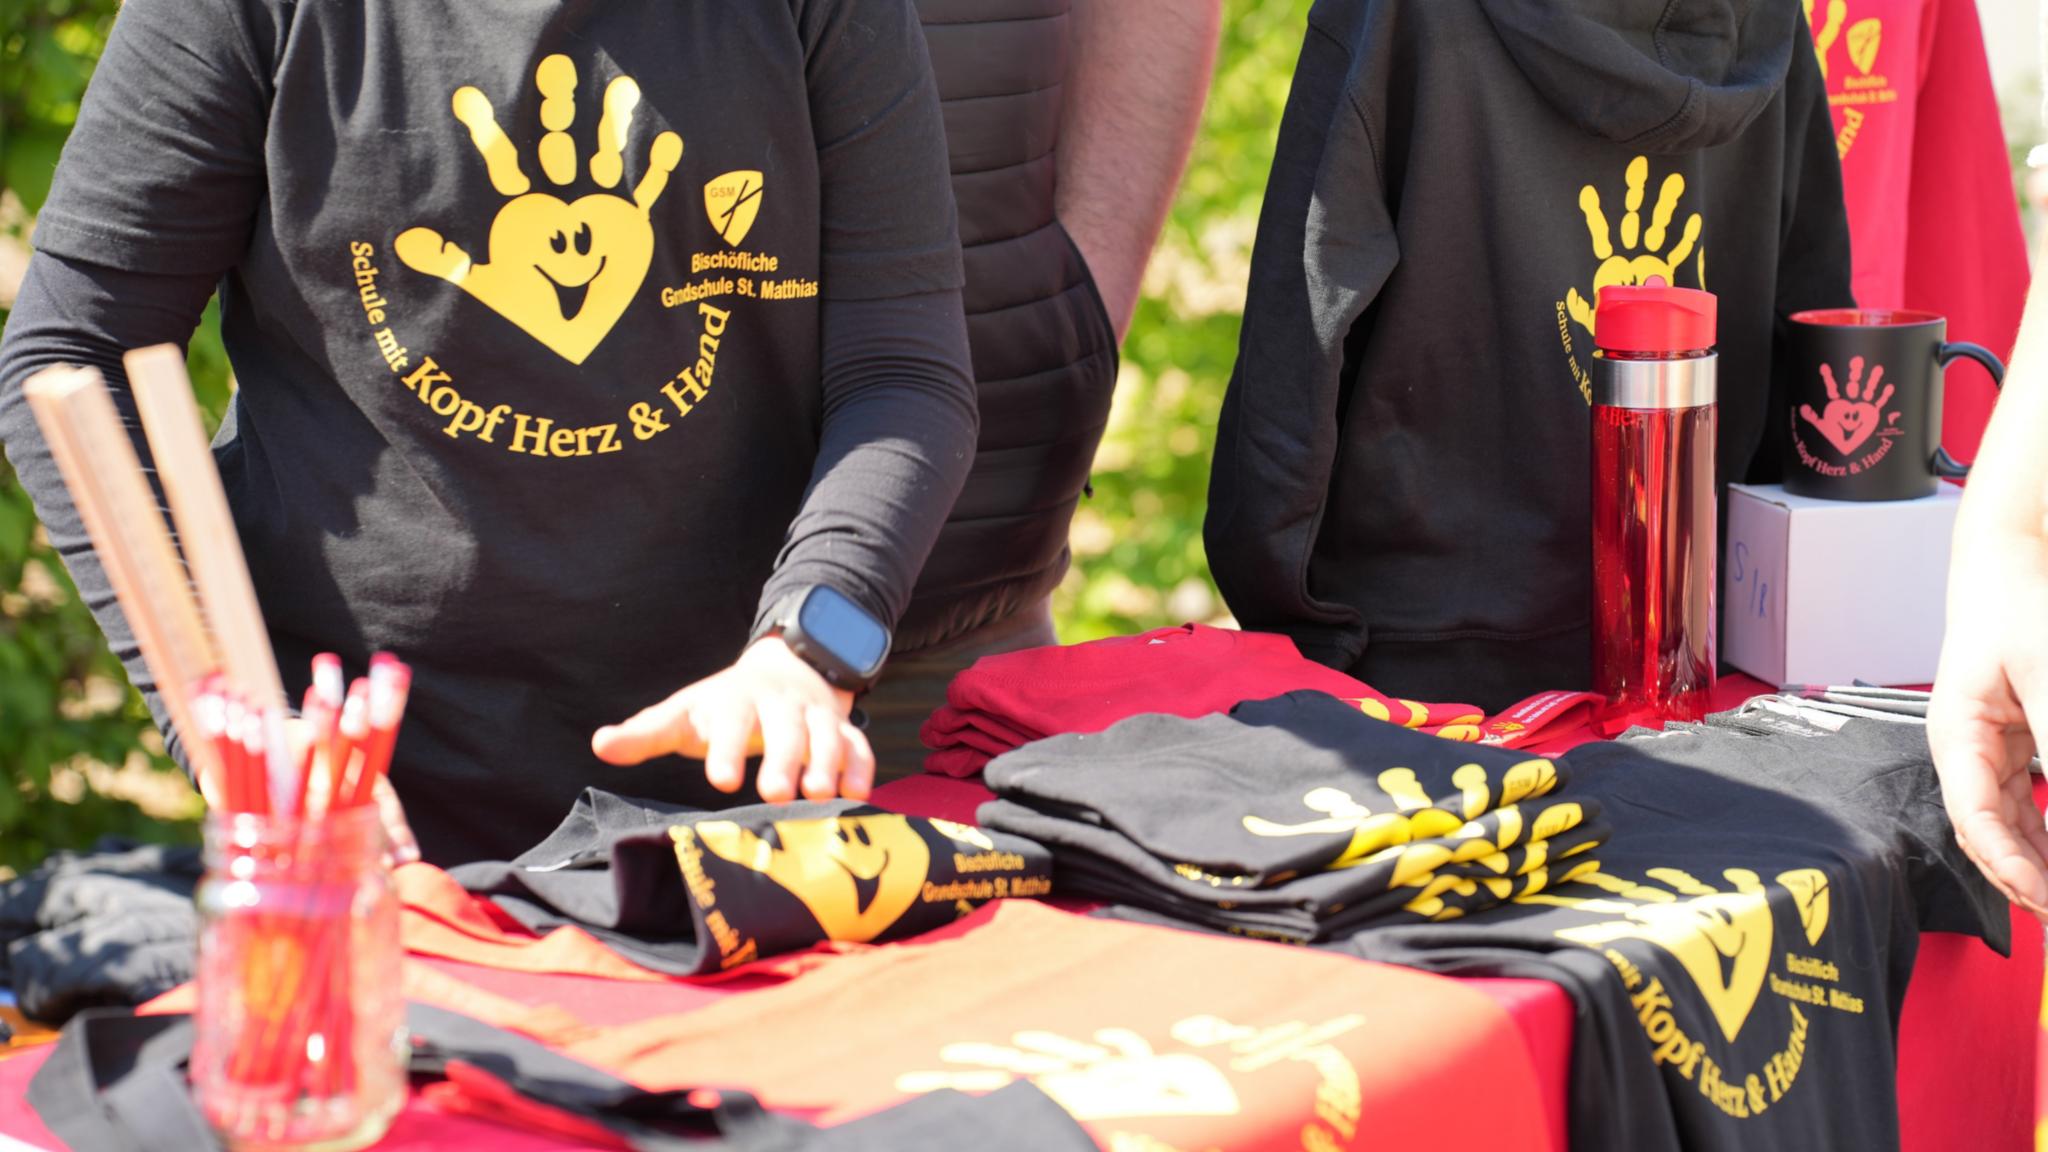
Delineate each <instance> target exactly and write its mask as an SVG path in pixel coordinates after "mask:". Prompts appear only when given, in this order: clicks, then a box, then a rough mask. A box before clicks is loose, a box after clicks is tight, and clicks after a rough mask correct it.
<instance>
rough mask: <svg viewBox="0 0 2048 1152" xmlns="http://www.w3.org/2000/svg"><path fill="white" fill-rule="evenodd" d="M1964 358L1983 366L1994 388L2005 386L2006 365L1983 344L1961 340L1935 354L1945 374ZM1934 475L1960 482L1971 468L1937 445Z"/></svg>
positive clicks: (1936, 362)
mask: <svg viewBox="0 0 2048 1152" xmlns="http://www.w3.org/2000/svg"><path fill="white" fill-rule="evenodd" d="M1962 356H1968V357H1969V358H1970V359H1972V360H1975V361H1976V362H1977V363H1979V364H1982V365H1983V366H1984V370H1985V371H1986V372H1989V373H1991V383H1992V385H1993V386H1994V387H2003V386H2004V385H2005V363H2004V362H2003V361H2001V360H2000V359H1999V358H1998V357H1997V356H1995V355H1993V354H1992V352H1991V349H1989V348H1986V347H1984V346H1983V345H1981V344H1971V343H1968V342H1966V341H1961V340H1958V341H1957V342H1955V343H1954V344H1943V345H1942V346H1941V347H1940V348H1939V349H1937V350H1936V351H1935V353H1934V363H1935V365H1936V366H1937V367H1939V368H1941V369H1942V370H1943V372H1944V374H1945V373H1946V372H1947V369H1948V366H1949V364H1950V362H1952V361H1954V360H1955V359H1957V358H1958V357H1962ZM1934 474H1935V475H1936V476H1941V477H1945V478H1947V479H1950V480H1960V479H1962V478H1963V477H1965V476H1968V475H1969V474H1970V466H1969V465H1968V464H1958V463H1957V462H1956V458H1955V457H1953V456H1951V455H1949V454H1948V449H1946V448H1943V447H1941V446H1939V445H1936V446H1935V449H1934Z"/></svg>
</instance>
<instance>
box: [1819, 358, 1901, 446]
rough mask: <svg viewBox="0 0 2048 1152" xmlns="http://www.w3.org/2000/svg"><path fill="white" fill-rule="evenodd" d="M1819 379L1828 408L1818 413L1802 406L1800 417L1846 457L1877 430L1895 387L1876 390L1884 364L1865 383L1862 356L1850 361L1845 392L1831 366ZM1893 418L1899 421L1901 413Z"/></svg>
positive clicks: (1826, 367)
mask: <svg viewBox="0 0 2048 1152" xmlns="http://www.w3.org/2000/svg"><path fill="white" fill-rule="evenodd" d="M1820 379H1821V383H1822V384H1824V385H1826V386H1827V390H1828V403H1827V407H1826V408H1824V409H1822V410H1821V411H1819V412H1815V411H1814V410H1813V405H1811V404H1801V405H1800V406H1799V415H1800V416H1801V417H1803V418H1804V419H1805V420H1806V422H1807V423H1808V424H1811V425H1813V426H1814V427H1815V428H1816V429H1818V430H1819V431H1820V434H1821V435H1823V436H1825V437H1827V438H1828V443H1830V444H1833V445H1834V446H1835V450H1836V451H1837V452H1840V453H1841V454H1842V456H1843V457H1844V458H1847V457H1848V456H1849V455H1850V454H1852V453H1854V452H1855V451H1856V449H1858V448H1861V447H1862V446H1863V442H1864V441H1865V440H1868V439H1870V436H1871V434H1872V433H1873V432H1876V431H1877V428H1878V424H1879V417H1881V416H1882V415H1883V414H1884V406H1885V405H1886V404H1889V403H1891V399H1892V391H1893V389H1892V386H1891V385H1889V384H1886V385H1885V386H1884V391H1883V392H1879V391H1878V390H1877V386H1878V382H1879V381H1881V380H1883V379H1884V365H1882V364H1879V365H1877V366H1876V367H1874V368H1872V369H1871V370H1870V380H1869V381H1868V382H1867V383H1866V382H1865V381H1864V380H1863V357H1861V356H1852V357H1850V359H1849V386H1848V388H1847V389H1846V390H1845V389H1843V388H1842V386H1841V385H1840V384H1838V383H1837V382H1836V381H1835V370H1834V367H1833V366H1832V365H1828V364H1823V365H1821V366H1820ZM1891 418H1892V420H1894V421H1896V420H1897V419H1898V418H1899V414H1898V413H1897V412H1894V413H1892V414H1891Z"/></svg>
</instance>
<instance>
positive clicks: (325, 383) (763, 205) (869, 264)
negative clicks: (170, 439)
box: [0, 0, 975, 863]
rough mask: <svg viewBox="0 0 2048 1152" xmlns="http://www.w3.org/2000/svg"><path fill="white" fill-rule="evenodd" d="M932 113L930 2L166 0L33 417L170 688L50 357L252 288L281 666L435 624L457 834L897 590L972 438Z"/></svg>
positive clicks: (252, 537)
mask: <svg viewBox="0 0 2048 1152" xmlns="http://www.w3.org/2000/svg"><path fill="white" fill-rule="evenodd" d="M628 79H630V80H631V81H633V82H634V85H637V88H636V87H634V85H627V84H625V83H624V81H626V80H628ZM543 87H546V88H547V93H543V91H542V89H543ZM636 94H637V102H636V101H635V100H634V99H633V97H634V96H635V95H636ZM572 105H573V107H572ZM629 106H630V108H629ZM608 108H609V109H610V111H609V112H608V111H607V109H608ZM629 110H630V112H631V115H630V118H628V117H627V116H626V115H625V113H626V112H627V111H629ZM544 120H545V121H546V123H545V124H544V123H543V121H544ZM492 125H496V127H495V128H494V127H492ZM550 126H552V128H553V129H557V130H551V129H550ZM601 127H602V128H603V130H602V131H601V130H600V129H601ZM941 133H942V124H941V119H940V111H939V106H938V100H937V95H936V92H935V90H934V87H933V81H932V78H931V74H930V70H929V66H928V62H927V57H926V54H925V51H924V46H923V41H922V38H921V35H920V33H919V30H918V25H917V21H916V18H915V11H914V9H913V8H912V7H911V5H910V3H909V0H790V2H789V3H787V4H781V5H776V4H771V5H766V6H761V5H744V6H732V5H721V4H688V5H683V6H680V7H678V6H676V5H673V4H666V3H658V2H654V0H636V2H633V3H574V4H566V5H553V6H542V7H535V6H533V5H530V4H525V3H521V2H519V0H487V2H467V0H465V2H462V3H453V2H445V0H443V2H435V3H419V2H416V0H380V2H378V3H373V4H369V5H363V4H359V3H353V2H343V0H317V2H309V3H285V2H282V0H231V2H228V3H205V4H188V3H183V2H181V0H137V2H135V3H131V4H127V5H124V6H123V7H122V10H121V13H120V15H119V17H118V19H117V20H116V21H115V24H114V28H113V31H112V34H111V37H110V39H109V42H108V45H107V49H106V52H105V55H104V56H103V58H102V60H101V61H100V63H99V65H98V68H97V71H96V72H95V75H94V78H93V83H92V85H91V87H90V89H89V90H88V92H87V94H86V97H85V101H84V104H83V106H82V108H81V110H80V114H79V120H78V125H77V128H76V130H75V131H74V132H73V134H72V135H71V137H70V140H69V143H68V144H67V145H66V148H65V154H64V157H63V160H62V162H61V163H60V164H59V166H58V170H57V172H56V176H55V182H54V185H53V189H52V192H51V195H50V198H49V201H48V203H47V204H46V205H45V207H44V208H43V209H42V211H41V213H40V214H39V217H38V220H37V229H36V233H35V237H34V239H35V243H36V245H37V248H38V253H37V256H36V257H35V259H34V260H33V261H32V262H31V267H30V272H29V283H28V284H27V285H26V286H25V287H24V292H23V296H22V298H21V301H20V302H19V304H18V306H17V310H16V312H15V313H14V316H13V320H12V322H11V323H10V325H9V328H8V331H7V336H6V342H5V345H4V347H0V440H4V442H5V444H6V447H7V451H8V455H9V458H10V460H11V461H12V463H13V464H14V466H15V468H16V470H17V471H18V472H19V474H20V477H21V480H22V483H23V484H24V486H25V487H26V488H27V489H28V491H29V492H30V493H31V495H32V496H33V497H34V498H35V500H36V504H37V508H38V512H39V514H41V515H42V516H43V517H44V518H45V520H46V521H47V522H48V523H49V524H50V526H51V532H52V538H53V542H54V543H55V544H56V545H57V547H58V548H59V549H60V550H62V551H63V552H64V553H65V555H66V557H67V559H68V560H69V561H70V562H71V563H72V565H73V571H74V573H76V575H77V577H78V583H79V584H80V585H81V587H82V588H83V589H84V594H85V596H86V597H87V599H88V601H89V602H91V603H93V604H94V605H95V607H96V609H97V610H98V611H99V612H100V618H101V619H102V620H103V621H104V622H105V627H106V628H107V630H108V632H109V635H110V637H112V638H113V639H114V640H115V642H116V646H117V650H118V651H120V652H121V653H122V654H123V656H124V657H126V658H128V661H129V666H130V668H131V669H132V670H134V671H135V672H136V674H137V678H138V681H139V682H140V683H142V684H144V685H145V687H147V686H148V681H147V677H146V676H144V675H142V674H141V670H140V668H139V662H138V661H136V660H135V659H134V649H133V645H132V641H131V640H130V638H129V637H128V635H127V629H126V627H125V625H123V624H122V623H121V622H120V621H119V620H118V613H117V612H116V611H115V610H114V606H113V604H112V601H111V597H110V596H109V595H108V594H107V592H106V582H105V579H104V576H103V575H101V574H99V573H98V571H97V568H96V565H94V564H93V563H92V562H91V558H90V555H89V549H88V547H87V542H86V541H85V539H84V537H83V534H82V533H81V532H80V530H79V526H78V523H77V519H76V517H75V515H74V514H73V513H72V511H71V509H70V507H69V502H68V499H67V498H66V497H65V495H64V493H63V491H62V487H61V484H60V483H59V480H58V477H57V473H56V471H55V469H54V467H53V465H52V463H51V461H50V459H49V457H48V454H47V451H46V450H45V448H44V446H43V445H42V443H41V440H40V437H39V436H38V435H37V433H36V431H35V429H34V427H33V421H32V419H31V418H30V416H29V414H28V412H27V410H26V407H25V406H24V405H23V404H22V403H21V401H20V396H19V385H20V383H21V382H22V380H23V379H24V378H26V376H28V375H29V374H30V373H31V372H33V371H34V370H36V369H38V368H40V367H44V366H47V365H49V364H52V363H57V362H65V361H85V362H90V363H95V364H98V365H100V366H101V367H102V368H106V369H111V368H114V367H116V365H115V363H114V361H115V358H116V356H117V354H118V352H119V351H120V350H121V349H123V348H126V347H132V346H134V345H135V344H137V343H144V342H149V341H152V340H166V339H168V340H174V341H182V340H184V339H185V338H187V337H188V336H189V334H190V331H191V329H192V326H193V324H194V323H196V321H197V319H198V317H199V314H200V308H201V306H202V304H203V302H204V300H205V297H206V294H207V292H208V291H209V290H211V289H213V288H214V287H215V286H216V285H218V287H219V289H220V293H221V317H222V332H223V336H224V338H225V341H226V344H227V348H228V352H229V354H230V356H231V358H232V359H233V361H234V366H235V369H236V376H237V379H238V381H239V383H240V390H239V391H238V393H237V395H236V397H235V401H234V404H233V406H232V412H231V416H230V420H229V423H228V424H227V426H226V427H225V429H224V431H223V433H222V435H221V437H220V439H219V441H218V443H217V445H216V455H217V457H218V460H219V463H220V465H221V468H222V472H223V480H224V483H225V486H226V489H227V492H228V497H229V501H230V503H231V505H232V506H233V510H234V515H235V520H236V525H237V528H238V529H239V531H240V534H241V537H242V542H243V547H244V551H245V552H246V554H247V556H248V558H249V562H250V567H251V571H252V575H253V576H254V578H255V583H256V588H257V592H258V595H259V597H260V599H261V600H262V607H263V610H264V615H265V619H266V621H267V623H268V624H269V625H270V628H271V631H272V639H273V642H274V644H275V646H276V648H277V651H278V656H279V664H280V667H281V669H282V670H283V672H284V674H285V677H286V688H287V690H288V691H290V692H292V693H294V694H296V693H297V692H298V691H299V690H300V689H301V688H302V687H303V683H304V678H305V677H306V676H307V674H308V673H307V671H306V670H307V667H308V660H309V658H310V657H311V656H312V655H313V654H314V653H315V652H318V651H321V650H333V651H336V652H338V653H340V654H341V655H342V656H343V658H344V661H345V662H346V663H348V664H349V665H351V666H356V665H359V664H360V663H361V662H362V661H364V660H366V659H367V656H368V654H369V653H370V652H371V651H373V650H376V649H388V650H392V651H396V652H399V653H401V654H403V655H404V656H405V657H406V658H407V659H408V660H409V661H410V662H411V663H412V665H413V668H414V672H415V677H414V682H413V688H412V705H411V708H410V710H409V713H408V717H407V723H406V725H405V728H404V731H403V733H402V735H401V737H400V746H399V749H398V754H397V760H396V765H395V767H394V770H393V773H392V776H393V781H394V783H395V784H396V785H397V787H398V789H399V792H400V794H401V796H402V797H403V798H404V799H405V800H406V801H407V804H408V807H409V808H410V809H411V810H412V814H413V822H414V830H415V832H416V833H417V835H418V837H419V840H420V844H421V847H422V850H423V851H424V852H425V854H426V856H427V858H428V859H430V860H433V861H436V862H440V863H448V862H453V861H459V860H465V859H476V858H485V857H491V856H497V857H503V856H505V855H509V854H511V853H513V852H516V851H518V850H519V849H520V848H521V847H523V846H524V845H526V844H530V843H532V842H533V841H534V840H535V839H538V838H539V837H540V836H542V835H544V834H545V833H546V831H547V829H548V828H549V827H550V826H552V824H553V822H554V821H555V820H556V819H557V818H558V817H559V816H560V814H561V812H562V811H563V810H564V809H565V808H566V807H567V806H568V805H569V803H570V802H571V801H572V800H573V799H574V796H575V793H576V791H577V789H578V788H579V787H580V784H581V782H582V781H583V780H585V779H587V778H589V777H590V776H591V775H592V774H593V773H595V772H597V771H599V770H600V769H599V766H598V765H597V764H596V762H595V760H594V758H593V757H592V756H591V754H590V750H589V739H590V733H591V732H592V731H594V730H595V729H596V728H597V727H599V726H600V725H602V724H605V723H609V722H615V721H617V720H618V719H620V718H622V717H623V716H625V715H628V714H630V713H631V712H632V711H633V710H635V709H637V708H639V707H642V706H645V705H647V704H650V703H653V702H655V701H656V700H659V699H661V698H662V697H664V696H666V695H667V694H669V693H671V692H673V691H674V690H676V689H677V688H680V687H682V686H683V685H685V684H687V683H689V682H691V681H693V680H695V679H698V678H700V677H702V676H705V675H708V674H709V673H711V672H713V671H716V670H717V669H718V668H720V667H722V666H724V665H725V664H727V663H729V662H730V661H731V660H732V659H733V657H735V656H736V655H737V654H738V652H739V651H740V649H741V647H742V645H743V644H744V642H745V640H746V638H747V636H748V635H749V629H750V625H751V624H752V623H753V622H754V621H755V620H756V618H757V616H758V614H759V613H760V612H761V611H762V610H763V608H764V606H765V605H767V604H771V603H773V602H775V601H776V600H777V599H779V598H780V595H781V594H782V593H784V592H786V591H787V590H788V588H789V587H791V586H794V585H796V584H800V583H813V582H819V583H828V584H832V585H833V586H835V587H837V588H839V589H840V590H841V591H843V592H845V593H846V594H847V595H848V596H850V597H851V598H852V599H853V600H854V601H855V602H857V603H859V604H861V605H862V607H864V608H865V609H867V610H868V611H869V612H870V613H871V614H873V615H874V616H876V617H877V618H879V619H882V620H885V621H893V620H894V619H895V618H896V617H897V616H898V614H899V613H900V612H901V611H902V609H903V606H904V604H905V603H906V602H907V601H908V599H909V594H910V587H911V583H912V579H913V577H914V575H915V573H916V571H917V570H918V567H919V565H920V563H921V561H922V558H923V556H924V555H925V553H926V551H927V550H928V549H929V547H930V543H931V540H932V539H933V537H934V536H935V535H936V534H937V532H938V529H939V525H940V523H941V522H942V521H943V519H944V516H945V513H946V510H947V509H948V508H949V507H950V506H951V504H952V501H953V497H954V495H955V494H956V493H957V491H958V490H959V485H960V484H961V482H962V480H963V478H964V477H965V475H966V470H967V467H968V465H969V463H970V459H971V455H972V453H971V445H972V442H973V438H974V433H975V416H974V398H973V387H972V383H971V378H970V360H969V355H968V351H967V344H966V340H967V331H966V320H965V316H964V312H963V311H962V308H961V305H960V303H959V299H958V289H959V285H960V283H961V277H962V271H961V265H960V257H959V252H958V247H957V242H958V230H957V225H956V220H955V214H954V211H953V207H952V197H951V192H950V190H949V188H948V186H947V180H946V169H945V160H944V154H943V150H942V148H941V145H940V140H941ZM494 135H495V136H496V139H495V140H494V139H493V136H494ZM473 137H475V140H473ZM476 140H481V141H483V144H482V145H479V144H478V143H477V142H475V141H476ZM601 140H602V141H609V142H615V143H616V142H622V145H623V147H622V149H619V150H608V148H605V147H600V146H599V145H600V141H601ZM487 156H488V157H489V159H487ZM671 169H672V171H671ZM53 257H55V258H61V259H62V261H64V263H63V264H62V265H61V266H57V265H52V264H51V259H52V258H53ZM82 269H96V270H97V271H94V272H90V273H88V272H84V271H81V270H82ZM122 273H125V274H128V277H127V278H125V279H124V278H120V277H119V275H118V274H122ZM81 277H86V278H88V279H92V278H97V280H98V283H97V285H96V286H94V285H88V286H83V287H82V286H80V285H79V283H78V281H79V279H80V278H81ZM137 290H140V291H141V292H142V293H143V294H142V295H140V296H139V297H136V298H132V299H131V294H132V293H134V292H135V291H137ZM109 378H110V381H111V382H112V384H113V385H114V386H115V389H116V392H117V394H118V393H122V392H124V391H125V382H124V378H122V377H121V376H120V375H119V374H118V372H112V371H110V372H109ZM117 402H118V403H119V404H120V405H121V406H122V407H123V409H124V410H127V409H128V408H130V405H129V403H128V400H127V398H126V397H125V395H119V396H117ZM771 578H772V579H771ZM159 719H160V720H161V717H159ZM605 771H607V772H609V773H610V774H611V775H610V776H609V778H610V779H613V780H617V781H619V782H620V784H621V786H622V787H625V788H627V789H629V790H630V791H633V792H636V793H639V794H643V795H658V796H667V797H669V798H671V799H691V800H694V801H696V802H698V803H701V804H710V803H714V802H718V801H719V800H721V799H722V797H721V795H720V794H718V793H715V792H714V791H713V790H711V789H710V788H709V786H708V785H706V784H704V782H703V779H702V772H701V770H699V769H697V767H696V766H695V765H689V764H684V763H681V762H678V761H676V760H673V759H669V760H665V761H663V762H661V763H658V764H652V765H647V766H644V767H642V768H640V769H633V770H617V769H605ZM485 795H488V796H489V798H490V802H489V803H488V804H483V803H478V802H477V801H478V798H479V797H482V796H485Z"/></svg>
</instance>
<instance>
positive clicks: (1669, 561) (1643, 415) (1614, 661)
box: [1592, 283, 1717, 734]
mask: <svg viewBox="0 0 2048 1152" xmlns="http://www.w3.org/2000/svg"><path fill="white" fill-rule="evenodd" d="M1594 331H1595V342H1596V344H1597V346H1598V348H1599V354H1598V355H1597V356H1596V357H1595V358H1594V360H1593V369H1592V376H1593V689H1594V691H1596V692H1599V693H1601V694H1602V695H1604V696H1606V697H1607V699H1608V706H1607V709H1606V712H1605V713H1604V715H1603V719H1602V724H1601V726H1602V728H1603V729H1604V730H1606V731H1607V732H1608V733H1609V734H1612V733H1614V732H1618V731H1620V730H1622V729H1623V728H1626V727H1629V726H1631V725H1635V724H1656V723H1659V722H1661V721H1665V720H1697V719H1699V718H1700V717H1702V716H1704V715H1705V714H1706V710H1707V696H1708V693H1709V691H1710V690H1711V689H1712V688H1713V686H1714V558H1715V554H1716V537H1717V532H1716V529H1715V518H1714V508H1715V502H1714V425H1715V419H1714V413H1715V408H1714V372H1715V362H1716V359H1717V357H1716V356H1715V354H1714V297H1713V296H1712V295H1711V294H1709V293H1706V292H1700V291H1696V290H1694V289H1690V288H1674V287H1670V286H1668V285H1665V284H1662V283H1651V284H1646V285H1641V286H1636V285H1620V284H1617V285H1613V286H1611V287H1608V288H1605V289H1603V290H1602V291H1601V293H1600V303H1599V307H1598V309H1597V311H1596V313H1595V317H1594Z"/></svg>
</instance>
